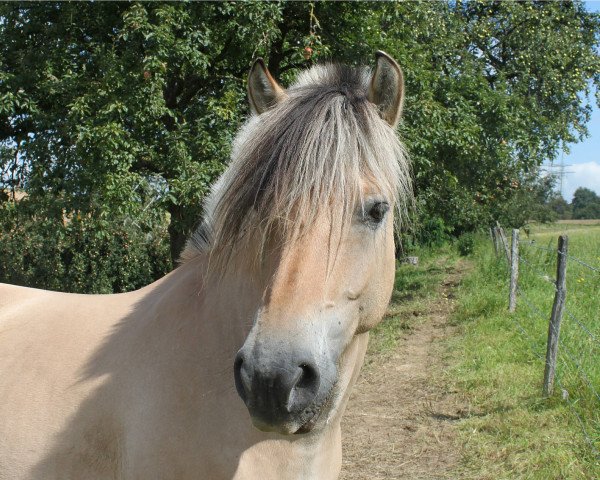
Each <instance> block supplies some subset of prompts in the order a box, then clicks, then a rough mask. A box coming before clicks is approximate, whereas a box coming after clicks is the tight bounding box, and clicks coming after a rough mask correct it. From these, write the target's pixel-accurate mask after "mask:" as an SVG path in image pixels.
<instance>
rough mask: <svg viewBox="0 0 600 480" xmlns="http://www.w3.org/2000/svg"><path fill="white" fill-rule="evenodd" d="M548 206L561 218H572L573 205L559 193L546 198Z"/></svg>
mask: <svg viewBox="0 0 600 480" xmlns="http://www.w3.org/2000/svg"><path fill="white" fill-rule="evenodd" d="M548 207H549V208H550V209H551V210H552V211H553V212H554V213H555V214H556V216H557V218H559V219H561V220H569V219H571V218H573V207H572V206H571V205H570V204H569V203H568V202H567V201H566V200H565V199H564V198H563V196H562V195H561V194H560V193H555V194H554V195H551V196H550V198H549V199H548Z"/></svg>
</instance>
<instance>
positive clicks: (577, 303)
mask: <svg viewBox="0 0 600 480" xmlns="http://www.w3.org/2000/svg"><path fill="white" fill-rule="evenodd" d="M562 233H566V234H568V235H569V255H570V256H573V257H574V258H577V259H580V260H582V261H583V262H585V263H586V264H588V265H590V266H592V267H598V266H600V225H582V224H560V225H556V224H555V225H551V226H536V227H534V228H532V229H531V230H530V237H529V238H527V237H526V235H525V234H524V233H523V232H522V234H521V237H522V240H523V242H522V243H523V245H522V249H521V256H522V257H523V259H524V260H523V261H522V262H521V264H520V269H521V272H520V289H521V292H522V293H521V295H520V296H519V299H518V307H517V311H516V313H515V314H509V313H508V311H507V301H508V270H507V267H506V261H505V260H504V259H503V258H502V257H498V258H497V257H496V256H495V255H494V253H493V249H492V246H491V242H490V241H489V239H481V241H480V242H479V244H478V245H477V249H476V252H475V253H474V255H473V260H474V264H475V268H474V270H473V271H472V272H471V274H470V275H469V276H468V277H467V278H466V279H465V282H464V283H463V285H462V287H461V291H460V294H459V309H458V311H457V314H456V318H455V321H456V322H457V324H459V325H461V326H462V328H463V331H464V334H463V335H462V336H460V337H457V338H456V339H455V341H454V342H453V345H452V346H451V352H452V356H453V358H455V360H456V361H455V365H454V367H453V368H452V369H451V371H450V372H449V374H448V378H449V381H452V382H453V383H454V385H455V388H457V389H458V390H459V391H461V392H463V393H464V394H465V395H467V396H468V397H469V398H470V400H471V403H472V405H473V414H472V416H471V418H469V419H466V420H463V421H462V422H461V423H460V428H461V431H462V433H463V436H464V441H465V443H466V448H465V458H464V468H465V472H464V475H462V477H463V478H478V479H487V478H490V479H492V478H494V479H580V478H581V479H588V478H589V479H595V478H600V463H599V461H600V460H599V458H598V457H597V456H596V455H595V454H594V449H596V450H598V449H600V397H597V396H596V393H597V392H600V355H599V353H600V343H598V339H599V338H600V319H599V316H600V294H599V292H600V273H599V272H597V271H594V270H591V269H588V268H587V267H585V266H584V265H582V264H579V263H577V262H576V261H574V260H573V259H570V260H569V262H568V268H567V272H568V280H567V291H568V293H567V311H568V312H569V313H568V314H567V315H566V316H565V318H564V320H563V325H562V330H561V345H560V347H559V357H560V361H559V367H558V377H557V378H558V383H559V384H558V385H557V388H556V391H555V394H554V395H553V396H552V397H551V398H549V399H545V398H543V396H542V394H541V387H542V378H543V372H544V360H543V357H544V355H545V351H546V338H547V331H548V319H549V316H550V311H551V308H552V302H553V297H554V286H553V284H552V283H551V279H552V278H554V276H555V270H556V255H557V254H556V243H557V237H558V235H559V234H562ZM532 240H534V244H533V245H528V244H527V242H528V241H532ZM578 322H579V323H578ZM584 431H585V433H584ZM586 437H587V440H586Z"/></svg>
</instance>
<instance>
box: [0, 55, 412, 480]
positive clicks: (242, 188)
mask: <svg viewBox="0 0 600 480" xmlns="http://www.w3.org/2000/svg"><path fill="white" fill-rule="evenodd" d="M369 82H370V83H369ZM369 85H370V86H369ZM369 89H370V90H369ZM249 96H250V100H251V104H252V107H253V110H254V112H255V114H257V115H255V116H254V117H253V118H252V119H251V120H250V121H249V123H248V124H247V125H246V126H245V127H244V129H242V132H241V133H240V134H239V136H238V139H237V142H236V146H235V148H234V153H233V155H232V163H231V165H230V167H229V169H228V170H227V171H226V172H225V174H224V175H223V177H222V178H221V180H220V181H219V182H218V184H217V185H216V186H215V187H214V188H213V191H212V194H211V197H210V198H209V200H208V202H207V205H206V219H207V220H206V221H205V224H204V225H203V226H202V227H201V228H200V229H199V230H198V232H197V233H196V235H194V236H193V237H192V239H191V240H190V242H189V244H188V247H187V249H186V251H185V252H184V255H183V263H182V264H181V265H180V266H179V267H178V268H176V269H175V270H174V271H173V272H171V273H170V274H169V275H167V276H166V277H164V278H163V279H161V280H159V281H157V282H155V283H153V284H151V285H149V286H147V287H145V288H142V289H140V290H138V291H135V292H131V293H126V294H118V295H75V294H65V293H57V292H47V291H42V290H36V289H29V288H23V287H14V286H10V285H0V399H1V400H0V480H8V479H10V480H17V479H19V480H25V479H27V480H70V479H73V480H75V479H77V480H86V479H90V480H91V479H94V480H104V479H107V480H108V479H111V480H114V479H127V480H130V479H144V480H148V479H150V480H151V479H157V480H159V479H160V480H168V479H173V480H175V479H177V480H186V479H206V480H257V479H260V480H275V479H282V478H285V479H289V480H314V479H319V480H329V479H331V480H333V479H335V478H337V476H338V474H339V471H340V468H341V431H340V421H341V417H342V414H343V411H344V409H345V406H346V403H347V401H348V397H349V395H350V390H351V387H352V385H353V384H354V382H355V381H356V377H357V376H358V373H359V370H360V367H361V365H362V362H363V358H364V354H365V350H366V346H367V341H368V331H369V330H370V329H371V328H372V327H373V326H374V325H376V324H377V323H378V322H379V321H380V320H381V318H382V316H383V314H384V312H385V308H386V306H387V303H388V301H389V297H390V295H391V291H392V286H393V278H394V266H395V262H394V239H393V228H394V227H393V215H392V211H390V213H389V214H388V213H387V211H388V209H389V208H390V206H392V207H393V206H394V204H395V203H396V202H397V201H398V198H397V197H396V195H397V194H398V192H397V190H398V189H399V190H400V195H399V196H400V198H405V197H406V196H407V195H408V193H407V191H406V188H408V187H407V185H408V183H407V182H408V180H407V178H408V174H407V171H406V168H407V167H406V163H403V162H404V160H403V158H402V156H401V153H402V152H401V147H400V144H399V143H398V141H397V139H396V138H395V135H394V132H393V130H392V129H391V128H390V126H389V125H392V126H394V125H395V123H396V122H397V119H398V117H399V114H400V108H401V99H402V77H401V72H400V70H399V68H398V66H397V65H396V64H395V62H394V61H393V60H392V59H390V58H389V57H387V56H385V55H384V54H380V55H379V57H378V64H377V69H376V71H375V73H374V74H373V75H372V76H370V75H368V72H366V71H365V70H344V69H339V68H337V67H330V68H324V67H317V68H315V69H312V70H309V71H308V72H306V73H305V74H304V76H303V77H302V78H301V79H300V80H299V82H298V83H297V84H296V86H294V87H292V88H290V89H289V90H287V91H286V90H284V89H282V88H281V87H279V86H278V85H277V84H276V83H275V81H274V80H273V79H272V77H271V76H270V74H269V73H268V71H267V70H266V68H265V67H264V65H262V63H260V62H258V63H255V65H254V67H253V70H252V72H251V74H250V79H249ZM378 108H379V110H378ZM385 122H387V123H385ZM388 124H389V125H388ZM323 129H325V131H328V130H329V131H330V135H329V136H324V135H323ZM397 162H399V163H397ZM403 182H404V183H403Z"/></svg>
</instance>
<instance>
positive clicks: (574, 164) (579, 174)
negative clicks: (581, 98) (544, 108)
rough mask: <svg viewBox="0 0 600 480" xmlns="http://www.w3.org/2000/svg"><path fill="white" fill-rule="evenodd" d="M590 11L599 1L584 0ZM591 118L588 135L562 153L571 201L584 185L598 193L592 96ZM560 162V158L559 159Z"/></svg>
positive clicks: (597, 118)
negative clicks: (568, 150)
mask: <svg viewBox="0 0 600 480" xmlns="http://www.w3.org/2000/svg"><path fill="white" fill-rule="evenodd" d="M585 5H586V8H587V10H588V11H591V12H600V1H588V2H585ZM591 103H592V104H593V108H594V110H593V112H592V118H591V119H590V122H589V123H588V125H587V127H588V130H589V133H590V135H589V136H588V137H587V138H585V139H584V140H583V141H582V142H579V143H575V144H571V145H570V150H571V151H570V153H569V154H566V153H565V154H564V157H563V161H564V163H565V165H569V166H568V167H566V168H565V170H566V171H568V172H572V173H568V174H566V175H565V176H564V178H563V184H562V194H563V197H564V198H565V200H567V201H569V202H570V201H571V200H572V198H573V192H575V190H576V189H577V188H578V187H586V188H589V189H590V190H593V191H595V192H596V193H597V194H598V195H600V108H598V105H596V103H595V101H594V99H593V97H592V102H591ZM559 162H560V159H559Z"/></svg>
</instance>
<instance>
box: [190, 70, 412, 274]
mask: <svg viewBox="0 0 600 480" xmlns="http://www.w3.org/2000/svg"><path fill="white" fill-rule="evenodd" d="M370 79H371V72H370V70H369V69H367V68H353V67H348V66H344V65H338V64H328V65H318V66H315V67H312V68H311V69H309V70H306V71H304V72H302V73H301V74H300V75H299V77H298V79H297V81H296V82H295V83H294V84H293V85H292V86H291V87H290V88H289V89H288V90H287V91H286V93H287V96H286V98H285V99H284V100H282V101H281V102H279V103H278V104H276V105H275V106H274V107H273V108H271V109H270V110H268V111H267V112H264V113H263V114H262V115H253V116H252V117H250V119H249V120H248V121H247V122H246V124H245V125H244V126H243V127H242V128H241V130H240V132H239V133H238V135H237V137H236V139H235V141H234V144H233V151H232V156H231V162H230V165H229V168H228V169H227V170H226V171H225V173H224V174H223V175H222V176H221V178H220V179H219V180H218V181H217V182H216V184H215V185H214V186H213V188H212V190H211V194H210V195H209V197H208V199H207V201H206V203H205V209H204V210H205V215H204V220H203V222H202V224H201V225H200V227H199V228H198V229H197V230H196V231H195V232H194V233H193V235H192V236H191V238H190V239H189V240H188V242H187V245H186V248H185V249H184V252H183V254H182V256H181V261H182V262H187V261H190V260H191V259H193V258H195V257H197V256H198V255H201V254H206V253H208V254H210V255H211V258H212V257H217V258H223V257H227V256H230V255H231V254H232V252H233V251H236V250H239V249H240V247H241V245H242V244H241V242H242V241H243V240H244V239H245V238H248V237H249V234H255V233H257V232H261V233H260V234H261V238H262V239H261V243H260V247H261V248H260V250H261V251H262V249H264V247H265V242H266V241H267V237H268V232H270V231H271V229H273V228H277V229H278V233H280V236H281V237H280V238H281V239H282V240H283V241H284V242H288V241H289V242H293V241H295V240H296V239H298V238H299V237H300V236H301V235H302V234H303V232H304V231H306V229H307V227H309V226H311V225H312V224H313V223H314V221H315V220H316V218H317V216H318V215H319V214H321V213H322V212H323V211H324V210H326V211H327V212H329V214H333V213H335V215H336V218H338V216H340V217H339V218H341V220H342V222H343V223H344V224H349V222H350V221H351V219H352V215H353V214H354V211H355V206H356V205H357V202H359V201H360V202H362V198H361V182H362V181H364V180H367V181H369V182H371V183H372V184H374V185H377V187H378V188H379V189H380V191H381V193H382V194H383V195H385V196H386V198H387V200H388V201H389V202H390V203H391V204H392V203H393V204H394V205H395V206H396V208H397V211H398V213H399V215H398V217H397V218H398V219H399V221H401V220H403V219H404V218H405V216H406V215H405V214H406V207H407V205H409V204H410V201H411V198H412V188H411V174H410V167H409V163H408V160H407V156H406V154H405V150H404V147H403V146H402V144H401V143H400V141H399V139H398V137H397V135H396V132H395V131H394V129H393V128H392V127H390V126H389V125H388V124H387V123H386V122H385V121H384V120H383V119H382V118H381V117H380V115H379V112H378V110H377V108H376V106H375V105H374V104H372V103H371V102H369V101H368V99H367V92H368V88H369V82H370Z"/></svg>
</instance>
